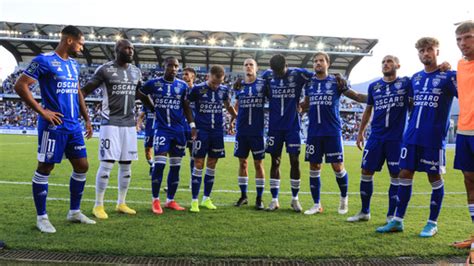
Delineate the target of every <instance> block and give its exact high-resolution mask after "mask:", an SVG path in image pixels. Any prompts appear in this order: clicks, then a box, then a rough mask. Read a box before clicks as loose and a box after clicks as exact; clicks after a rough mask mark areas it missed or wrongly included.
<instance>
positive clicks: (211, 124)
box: [189, 65, 237, 212]
mask: <svg viewBox="0 0 474 266" xmlns="http://www.w3.org/2000/svg"><path fill="white" fill-rule="evenodd" d="M224 77H225V71H224V68H223V67H222V66H220V65H214V66H212V67H211V69H210V70H209V79H208V80H207V81H206V82H203V83H200V84H197V85H195V86H194V87H193V89H192V90H191V93H190V94H189V100H190V101H191V102H194V103H195V109H194V112H195V116H194V120H195V121H196V128H197V137H196V139H195V140H194V143H193V157H194V170H193V175H192V189H191V191H192V201H191V209H190V211H191V212H199V203H198V196H199V190H200V188H201V182H202V172H203V168H204V159H205V157H206V155H207V162H206V172H205V176H204V196H203V197H202V202H201V206H203V207H206V208H207V209H210V210H215V209H216V206H215V205H214V204H213V203H212V200H211V198H210V195H211V191H212V186H213V185H214V176H215V169H216V164H217V161H218V159H219V158H223V157H225V149H224V127H223V123H224V121H223V112H222V109H223V106H225V108H226V109H227V111H228V112H229V113H230V114H231V116H232V117H235V116H236V115H237V114H236V112H235V109H234V107H233V106H231V104H230V98H229V91H228V88H227V87H226V86H224V85H222V82H224ZM191 127H193V126H191ZM230 131H232V125H231V127H230Z"/></svg>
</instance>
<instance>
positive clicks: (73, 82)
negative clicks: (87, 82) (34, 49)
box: [23, 52, 81, 132]
mask: <svg viewBox="0 0 474 266" xmlns="http://www.w3.org/2000/svg"><path fill="white" fill-rule="evenodd" d="M78 69H79V65H78V64H77V62H76V60H74V59H72V58H69V59H67V60H64V59H62V58H61V57H60V56H59V55H57V54H56V53H55V52H50V53H44V54H41V55H38V56H37V57H35V58H34V59H33V60H32V61H31V63H30V65H29V66H28V67H27V68H26V70H25V71H24V72H23V73H24V74H25V75H27V76H28V77H31V78H33V79H35V80H37V81H38V83H39V86H40V89H41V99H42V105H43V107H44V108H45V109H48V110H50V111H53V112H58V113H61V114H63V117H61V120H62V121H63V123H62V124H60V125H58V126H56V127H54V126H52V125H48V124H49V122H47V121H46V120H44V119H43V117H41V116H39V118H38V126H41V127H43V128H46V127H49V128H50V129H56V130H58V131H60V132H75V131H78V130H81V124H80V122H79V95H78V92H79V72H78Z"/></svg>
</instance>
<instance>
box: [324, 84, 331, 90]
mask: <svg viewBox="0 0 474 266" xmlns="http://www.w3.org/2000/svg"><path fill="white" fill-rule="evenodd" d="M325 86H326V90H329V89H331V87H332V82H326V84H325Z"/></svg>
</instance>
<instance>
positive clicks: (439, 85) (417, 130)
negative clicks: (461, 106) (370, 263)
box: [403, 70, 457, 149]
mask: <svg viewBox="0 0 474 266" xmlns="http://www.w3.org/2000/svg"><path fill="white" fill-rule="evenodd" d="M411 83H412V88H413V111H412V113H411V115H410V119H409V121H408V126H407V130H406V132H405V135H404V137H403V142H404V143H405V144H413V145H418V146H423V147H427V148H431V149H439V148H444V147H445V145H446V135H447V133H448V129H449V112H450V109H451V104H452V102H453V98H454V97H455V96H456V97H457V86H456V72H455V71H447V72H441V71H440V70H436V71H433V72H430V73H426V72H425V71H420V72H418V73H416V74H415V75H413V77H412V78H411Z"/></svg>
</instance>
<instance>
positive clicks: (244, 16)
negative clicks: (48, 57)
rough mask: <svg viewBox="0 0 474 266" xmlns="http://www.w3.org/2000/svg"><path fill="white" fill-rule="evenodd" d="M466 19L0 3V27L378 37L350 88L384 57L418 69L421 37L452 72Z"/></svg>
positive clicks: (472, 15)
mask: <svg viewBox="0 0 474 266" xmlns="http://www.w3.org/2000/svg"><path fill="white" fill-rule="evenodd" d="M467 19H474V4H472V0H451V1H432V0H431V1H429V0H417V1H381V0H379V1H376V0H359V1H349V0H332V1H317V0H313V1H310V0H308V1H307V0H302V1H298V0H294V1H271V2H270V1H255V0H239V1H216V0H214V1H213V0H200V1H196V0H195V1H192V0H180V1H166V2H165V1H153V2H152V1H143V0H134V1H130V2H122V1H109V0H102V1H91V0H82V1H66V0H41V1H35V0H0V21H13V22H30V23H35V22H36V23H51V24H73V25H74V24H75V25H94V26H112V27H116V26H122V27H144V28H171V29H191V30H218V31H219V30H221V31H237V32H257V33H282V34H306V35H326V36H347V37H361V38H377V39H379V43H378V44H377V45H376V46H375V48H374V49H373V56H372V57H367V58H364V59H363V60H362V61H361V62H360V63H359V64H358V65H357V66H356V67H355V68H354V70H353V71H352V73H351V76H350V79H351V81H352V83H361V82H364V81H367V80H370V79H373V78H374V77H377V76H380V75H381V70H380V63H381V61H382V58H383V56H384V55H386V54H394V55H396V56H398V57H399V58H400V60H401V65H402V68H401V70H400V71H399V74H400V75H402V76H404V75H411V74H413V73H414V72H417V71H419V70H421V69H422V65H421V64H420V62H419V61H418V57H417V53H416V50H415V48H414V43H415V42H416V40H417V39H419V38H420V37H424V36H432V37H436V38H438V39H439V40H440V42H441V47H440V57H439V62H441V61H448V62H450V63H451V64H452V65H453V68H456V62H457V60H458V59H459V58H460V56H461V53H460V52H459V50H458V48H457V46H456V42H455V35H454V30H455V26H454V23H457V22H459V21H463V20H467ZM14 65H15V63H14V60H13V58H12V57H11V55H9V54H8V52H6V50H4V49H3V48H0V79H2V78H4V76H5V75H7V74H9V72H11V71H12V68H13V67H14Z"/></svg>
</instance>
